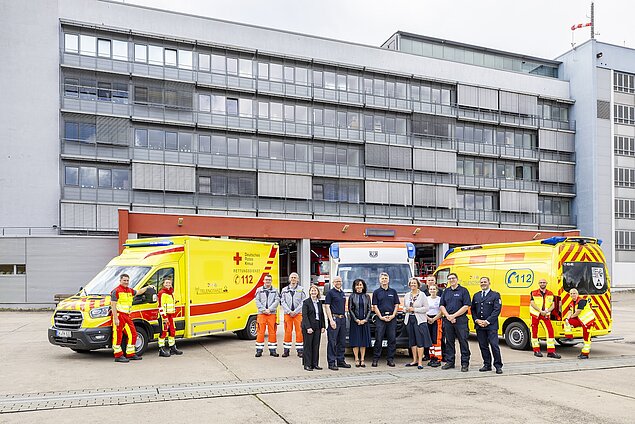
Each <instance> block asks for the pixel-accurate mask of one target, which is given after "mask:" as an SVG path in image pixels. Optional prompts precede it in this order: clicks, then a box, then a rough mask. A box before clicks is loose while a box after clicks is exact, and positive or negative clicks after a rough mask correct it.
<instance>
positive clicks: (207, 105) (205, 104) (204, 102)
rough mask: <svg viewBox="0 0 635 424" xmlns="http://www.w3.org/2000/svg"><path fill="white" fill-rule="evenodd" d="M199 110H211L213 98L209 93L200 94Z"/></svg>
mask: <svg viewBox="0 0 635 424" xmlns="http://www.w3.org/2000/svg"><path fill="white" fill-rule="evenodd" d="M198 110H200V111H201V112H209V111H210V110H211V98H210V96H208V95H207V94H199V95H198Z"/></svg>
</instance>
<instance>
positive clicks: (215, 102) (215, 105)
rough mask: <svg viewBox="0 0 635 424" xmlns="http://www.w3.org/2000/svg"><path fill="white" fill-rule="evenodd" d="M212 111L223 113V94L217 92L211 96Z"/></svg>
mask: <svg viewBox="0 0 635 424" xmlns="http://www.w3.org/2000/svg"><path fill="white" fill-rule="evenodd" d="M212 113H222V114H224V113H225V96H220V95H217V94H214V95H213V96H212Z"/></svg>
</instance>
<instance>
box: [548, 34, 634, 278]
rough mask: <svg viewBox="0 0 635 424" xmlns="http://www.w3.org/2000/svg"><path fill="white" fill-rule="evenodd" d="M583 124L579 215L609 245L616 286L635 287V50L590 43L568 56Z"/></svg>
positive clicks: (586, 230) (566, 66)
mask: <svg viewBox="0 0 635 424" xmlns="http://www.w3.org/2000/svg"><path fill="white" fill-rule="evenodd" d="M559 60H561V61H562V70H563V73H564V77H565V78H566V79H568V80H569V81H570V82H571V96H572V98H573V99H574V100H575V105H574V106H573V107H572V109H571V114H572V117H573V118H574V119H576V121H577V122H578V132H577V135H576V156H577V169H576V180H577V181H578V184H577V187H578V190H577V197H576V200H575V202H574V214H575V215H576V216H577V218H578V226H579V228H580V230H581V232H582V233H583V234H596V235H597V237H599V238H602V239H603V240H604V241H605V245H604V252H605V254H606V255H607V261H610V264H611V267H612V270H613V274H612V277H613V282H614V284H615V285H618V286H619V285H625V286H630V287H632V286H633V285H635V221H634V219H635V209H633V207H635V191H634V190H633V188H635V82H634V78H635V50H633V49H629V48H626V47H620V46H615V45H611V44H606V43H602V42H599V41H597V40H594V39H591V40H589V41H587V42H586V43H584V44H582V45H580V46H578V47H576V48H575V49H573V50H571V51H569V52H567V53H565V54H563V55H562V56H561V57H560V58H559Z"/></svg>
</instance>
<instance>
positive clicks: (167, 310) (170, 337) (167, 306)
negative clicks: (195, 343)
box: [158, 276, 183, 358]
mask: <svg viewBox="0 0 635 424" xmlns="http://www.w3.org/2000/svg"><path fill="white" fill-rule="evenodd" d="M158 297H159V325H160V326H161V334H160V335H159V356H163V357H166V358H169V357H170V356H171V355H183V352H181V351H180V350H178V349H177V348H176V341H175V340H174V336H175V334H176V329H175V327H174V317H175V316H176V302H175V301H174V287H172V277H171V276H165V277H163V288H162V289H161V290H159V294H158ZM166 337H167V345H166ZM168 348H169V350H168Z"/></svg>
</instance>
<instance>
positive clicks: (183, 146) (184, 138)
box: [179, 132, 192, 152]
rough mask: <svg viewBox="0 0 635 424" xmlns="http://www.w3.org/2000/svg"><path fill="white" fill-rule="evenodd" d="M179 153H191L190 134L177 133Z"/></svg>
mask: <svg viewBox="0 0 635 424" xmlns="http://www.w3.org/2000/svg"><path fill="white" fill-rule="evenodd" d="M179 151H180V152H191V151H192V134H190V133H185V132H180V133H179Z"/></svg>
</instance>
